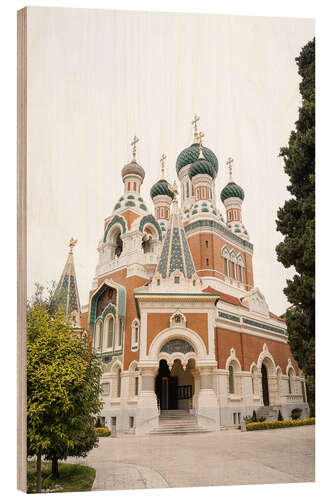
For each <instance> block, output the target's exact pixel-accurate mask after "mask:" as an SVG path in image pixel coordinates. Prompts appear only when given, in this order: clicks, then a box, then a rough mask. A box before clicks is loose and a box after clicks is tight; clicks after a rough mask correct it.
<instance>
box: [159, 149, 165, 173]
mask: <svg viewBox="0 0 333 500" xmlns="http://www.w3.org/2000/svg"><path fill="white" fill-rule="evenodd" d="M165 159H166V155H165V154H164V153H163V154H162V156H161V159H160V162H161V178H162V179H165V166H164V160H165Z"/></svg>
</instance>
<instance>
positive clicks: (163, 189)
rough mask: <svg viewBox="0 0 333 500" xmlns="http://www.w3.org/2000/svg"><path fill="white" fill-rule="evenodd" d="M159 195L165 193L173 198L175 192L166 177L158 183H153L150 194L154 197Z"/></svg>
mask: <svg viewBox="0 0 333 500" xmlns="http://www.w3.org/2000/svg"><path fill="white" fill-rule="evenodd" d="M158 195H164V196H169V198H171V199H172V200H173V198H174V196H175V195H174V194H173V192H172V191H171V190H170V188H169V183H168V181H167V180H165V179H160V180H159V181H157V182H156V184H154V185H153V187H152V188H151V190H150V196H151V198H152V199H154V198H155V196H158Z"/></svg>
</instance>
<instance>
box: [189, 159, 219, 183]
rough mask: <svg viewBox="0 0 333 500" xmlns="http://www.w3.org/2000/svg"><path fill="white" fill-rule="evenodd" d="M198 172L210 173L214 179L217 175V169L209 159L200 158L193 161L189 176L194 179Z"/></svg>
mask: <svg viewBox="0 0 333 500" xmlns="http://www.w3.org/2000/svg"><path fill="white" fill-rule="evenodd" d="M198 174H206V175H210V177H212V179H214V178H215V176H216V170H215V169H214V167H213V166H212V164H211V163H210V162H209V161H208V160H204V159H201V158H199V159H198V160H196V161H195V162H194V163H192V165H191V168H190V171H189V177H190V179H191V180H192V178H193V177H194V176H195V175H198Z"/></svg>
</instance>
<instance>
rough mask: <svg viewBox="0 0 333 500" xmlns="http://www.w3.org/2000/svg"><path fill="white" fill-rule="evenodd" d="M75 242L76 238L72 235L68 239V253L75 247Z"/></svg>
mask: <svg viewBox="0 0 333 500" xmlns="http://www.w3.org/2000/svg"><path fill="white" fill-rule="evenodd" d="M76 243H77V240H74V238H73V237H72V238H71V239H70V240H69V253H73V247H75V245H76Z"/></svg>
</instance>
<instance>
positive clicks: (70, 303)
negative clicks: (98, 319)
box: [55, 251, 81, 314]
mask: <svg viewBox="0 0 333 500" xmlns="http://www.w3.org/2000/svg"><path fill="white" fill-rule="evenodd" d="M55 294H56V295H58V296H59V297H60V303H61V304H63V306H64V308H65V311H66V313H67V314H70V313H72V312H73V311H77V312H78V313H79V314H81V306H80V299H79V291H78V288H77V282H76V274H75V268H74V257H73V253H72V251H70V252H69V254H68V257H67V261H66V264H65V267H64V270H63V272H62V275H61V278H60V280H59V283H58V285H57V288H56V291H55Z"/></svg>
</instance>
